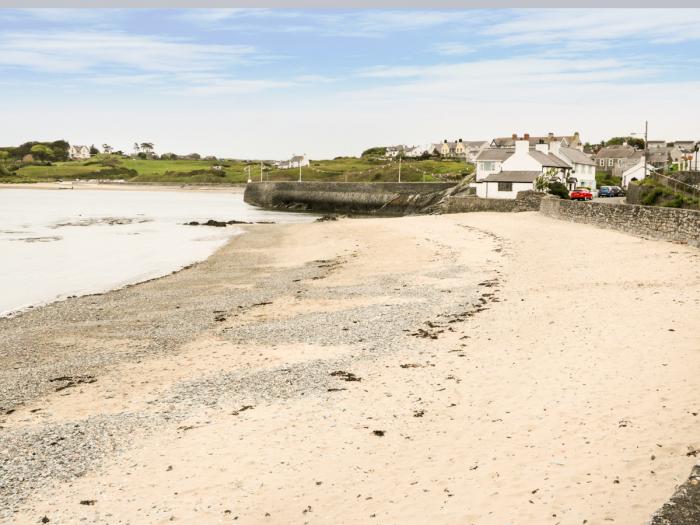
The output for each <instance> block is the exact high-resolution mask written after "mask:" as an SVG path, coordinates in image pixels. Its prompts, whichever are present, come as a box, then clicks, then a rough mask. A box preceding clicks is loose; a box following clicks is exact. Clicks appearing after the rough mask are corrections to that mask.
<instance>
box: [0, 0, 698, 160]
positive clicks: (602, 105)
mask: <svg viewBox="0 0 700 525" xmlns="http://www.w3.org/2000/svg"><path fill="white" fill-rule="evenodd" d="M0 28H2V29H0V93H1V94H2V95H3V96H2V100H3V106H4V108H3V115H4V119H3V120H4V121H5V122H6V123H7V122H9V123H11V125H10V126H7V125H5V126H2V131H1V132H0V143H2V144H14V143H19V142H22V141H26V140H37V139H40V140H43V139H47V140H48V139H56V138H65V139H66V140H69V141H70V142H72V143H88V144H91V143H94V144H98V145H99V144H102V143H105V142H106V143H109V144H112V145H113V146H116V147H118V148H124V149H129V148H130V147H131V145H132V144H133V143H134V142H135V141H138V142H143V141H150V142H154V143H155V144H156V149H157V151H160V152H161V153H162V152H165V151H175V152H178V153H188V152H192V151H198V152H200V153H203V154H216V155H222V156H235V157H239V158H284V157H287V156H289V155H291V154H293V153H308V154H309V155H310V156H312V158H322V157H333V156H338V155H353V154H359V152H360V151H362V149H364V148H366V147H369V146H372V145H376V144H392V143H409V144H421V143H427V142H437V141H440V140H442V139H445V138H447V139H455V138H464V139H465V140H479V139H489V138H491V137H493V136H498V135H501V136H502V135H510V134H511V133H514V132H518V133H525V132H529V133H531V134H544V133H547V132H549V131H552V132H555V133H561V134H563V133H571V132H573V131H579V132H581V134H582V136H583V138H584V140H589V141H591V142H593V141H598V140H600V139H602V138H606V137H609V136H611V135H620V134H626V133H628V132H630V131H635V130H638V129H642V128H643V123H644V120H645V119H648V120H649V121H650V129H651V132H652V137H651V138H655V137H659V138H667V139H696V140H697V139H700V110H698V103H697V96H698V93H700V10H694V9H693V10H691V9H681V10H662V9H654V10H632V9H590V10H571V9H566V10H534V9H524V10H332V9H326V10H287V9H226V10H218V9H189V10H147V9H140V10H129V9H122V10H112V9H110V10H107V9H102V10H99V9H73V10H71V9H44V10H9V9H5V10H0Z"/></svg>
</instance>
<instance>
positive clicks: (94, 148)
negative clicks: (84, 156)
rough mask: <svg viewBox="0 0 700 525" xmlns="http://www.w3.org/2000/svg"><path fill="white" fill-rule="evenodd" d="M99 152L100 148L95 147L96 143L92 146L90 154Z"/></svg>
mask: <svg viewBox="0 0 700 525" xmlns="http://www.w3.org/2000/svg"><path fill="white" fill-rule="evenodd" d="M99 154H100V150H98V149H97V148H96V147H95V145H94V144H92V145H91V146H90V155H91V156H92V155H99Z"/></svg>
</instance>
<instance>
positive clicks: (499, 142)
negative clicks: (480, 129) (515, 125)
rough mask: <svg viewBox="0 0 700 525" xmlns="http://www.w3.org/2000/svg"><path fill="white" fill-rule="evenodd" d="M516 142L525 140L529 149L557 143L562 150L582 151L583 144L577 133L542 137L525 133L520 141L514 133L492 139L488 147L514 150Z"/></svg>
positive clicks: (549, 134) (551, 134)
mask: <svg viewBox="0 0 700 525" xmlns="http://www.w3.org/2000/svg"><path fill="white" fill-rule="evenodd" d="M516 140H527V141H528V143H529V144H530V147H531V148H534V147H535V146H536V145H537V144H550V143H552V142H558V143H559V144H560V145H561V146H562V147H563V148H572V149H578V150H581V151H583V143H582V142H581V137H579V133H578V131H576V132H574V134H573V135H555V134H554V133H548V134H547V135H544V136H531V135H530V134H529V133H525V135H524V136H523V138H522V139H518V135H517V134H515V133H514V134H513V135H511V136H510V137H497V138H495V139H493V140H492V141H491V144H490V146H491V147H492V148H514V147H515V141H516Z"/></svg>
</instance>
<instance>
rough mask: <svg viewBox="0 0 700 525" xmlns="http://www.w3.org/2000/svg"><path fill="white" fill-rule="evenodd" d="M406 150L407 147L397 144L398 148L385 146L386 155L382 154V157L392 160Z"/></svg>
mask: <svg viewBox="0 0 700 525" xmlns="http://www.w3.org/2000/svg"><path fill="white" fill-rule="evenodd" d="M406 149H407V146H405V145H403V144H399V145H398V146H387V147H386V153H384V156H385V157H388V158H391V159H393V158H394V157H398V156H399V155H401V154H402V153H404V152H405V151H406Z"/></svg>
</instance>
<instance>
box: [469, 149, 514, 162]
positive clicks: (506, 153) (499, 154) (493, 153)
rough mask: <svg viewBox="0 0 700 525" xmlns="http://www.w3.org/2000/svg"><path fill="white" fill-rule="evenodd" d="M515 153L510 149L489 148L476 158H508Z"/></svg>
mask: <svg viewBox="0 0 700 525" xmlns="http://www.w3.org/2000/svg"><path fill="white" fill-rule="evenodd" d="M513 153H514V151H513V150H508V149H498V148H487V149H485V150H483V151H482V152H481V153H479V155H477V157H476V160H506V159H507V158H509V157H510V156H511V155H513Z"/></svg>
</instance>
